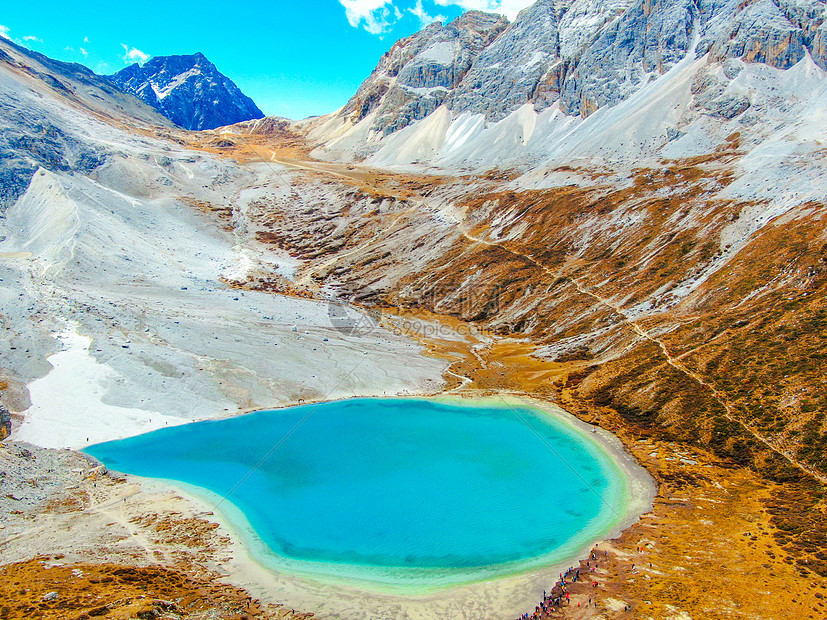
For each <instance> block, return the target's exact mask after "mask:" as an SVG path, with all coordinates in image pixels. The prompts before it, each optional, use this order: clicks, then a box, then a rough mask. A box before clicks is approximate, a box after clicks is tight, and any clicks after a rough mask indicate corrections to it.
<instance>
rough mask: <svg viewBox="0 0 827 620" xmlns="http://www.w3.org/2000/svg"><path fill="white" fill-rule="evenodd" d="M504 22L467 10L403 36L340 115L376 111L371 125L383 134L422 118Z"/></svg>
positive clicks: (356, 118) (354, 117)
mask: <svg viewBox="0 0 827 620" xmlns="http://www.w3.org/2000/svg"><path fill="white" fill-rule="evenodd" d="M507 23H508V22H507V20H506V19H505V18H504V17H501V16H498V15H487V14H485V13H480V12H478V11H469V12H467V13H465V14H464V15H462V16H461V17H458V18H457V19H455V20H454V21H452V22H451V23H449V24H447V25H445V26H443V25H441V24H440V23H438V22H436V23H433V24H430V25H429V26H428V27H427V28H425V29H424V30H422V31H421V32H418V33H417V34H415V35H413V36H411V37H408V38H406V39H402V40H401V41H399V42H398V43H396V45H394V46H393V47H392V48H391V50H390V51H389V52H388V53H387V54H385V55H384V56H383V57H382V59H381V60H380V61H379V64H378V65H377V66H376V69H374V71H373V73H371V75H370V77H369V78H368V79H367V80H365V82H364V83H363V84H362V86H361V87H360V88H359V90H358V91H356V94H355V95H354V96H353V97H352V98H351V100H350V101H348V103H347V105H345V107H344V109H343V110H342V115H344V116H346V117H347V118H349V119H350V120H351V121H352V122H354V123H357V122H359V121H361V120H362V119H363V118H365V117H366V116H367V115H368V114H370V113H371V112H374V111H376V112H377V116H376V120H375V121H374V123H373V128H374V129H375V130H377V131H381V132H382V133H383V134H386V135H387V134H389V133H392V132H394V131H396V130H398V129H402V128H403V127H406V126H407V125H409V124H410V123H411V122H413V121H415V120H419V119H421V118H424V117H425V116H427V115H428V114H430V113H431V112H433V111H434V110H435V109H436V108H437V107H439V105H441V104H442V102H443V101H444V100H445V97H446V96H447V95H448V93H449V91H450V90H451V89H453V88H455V87H456V86H457V85H458V84H459V83H460V81H461V80H462V78H463V77H464V76H465V74H466V73H467V71H468V70H469V69H470V68H471V65H472V63H473V61H474V60H475V59H476V57H477V56H478V55H479V52H480V51H481V50H482V49H484V48H485V47H486V46H488V45H489V44H490V43H491V41H492V40H494V39H495V38H496V37H497V35H499V34H500V33H501V32H502V31H503V30H504V29H505V27H506V25H507Z"/></svg>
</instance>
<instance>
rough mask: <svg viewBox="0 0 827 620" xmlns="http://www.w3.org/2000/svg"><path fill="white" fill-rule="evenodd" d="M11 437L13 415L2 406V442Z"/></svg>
mask: <svg viewBox="0 0 827 620" xmlns="http://www.w3.org/2000/svg"><path fill="white" fill-rule="evenodd" d="M9 435H11V414H10V413H9V410H8V409H6V408H5V407H4V406H3V405H0V440H3V439H5V438H6V437H8V436H9Z"/></svg>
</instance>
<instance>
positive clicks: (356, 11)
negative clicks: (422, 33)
mask: <svg viewBox="0 0 827 620" xmlns="http://www.w3.org/2000/svg"><path fill="white" fill-rule="evenodd" d="M535 1H536V0H427V2H426V3H425V4H424V5H423V0H416V4H414V5H413V6H411V3H412V0H339V4H341V5H342V6H343V7H344V8H345V15H346V16H347V21H348V22H349V23H350V25H351V26H353V27H354V28H364V29H365V30H367V31H368V32H370V33H371V34H379V35H381V34H384V33H385V32H387V31H388V30H390V29H391V28H392V27H393V25H394V24H395V23H396V22H397V21H398V20H399V19H400V18H401V17H402V11H400V10H399V8H397V5H400V6H402V5H406V6H407V7H408V8H403V9H402V10H403V11H404V12H406V13H410V14H411V15H413V16H414V17H416V18H417V19H418V20H419V22H420V24H422V26H427V25H428V24H430V23H431V22H435V21H441V22H444V21H446V18H445V16H444V15H438V14H434V15H432V13H434V11H433V10H432V9H434V8H436V7H437V6H445V7H448V6H456V7H460V8H461V9H464V10H466V11H471V10H476V11H484V12H486V13H500V14H501V15H505V16H506V17H508V19H511V20H513V19H514V18H515V17H517V13H519V12H520V11H522V10H523V9H524V8H526V7H527V6H529V5H531V4H534V2H535ZM427 5H430V7H428V6H427Z"/></svg>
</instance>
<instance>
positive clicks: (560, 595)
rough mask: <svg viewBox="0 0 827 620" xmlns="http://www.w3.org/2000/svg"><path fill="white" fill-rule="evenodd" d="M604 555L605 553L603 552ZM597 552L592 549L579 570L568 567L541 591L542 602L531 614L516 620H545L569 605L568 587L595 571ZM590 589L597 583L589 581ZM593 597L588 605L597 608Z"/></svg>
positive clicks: (596, 585)
mask: <svg viewBox="0 0 827 620" xmlns="http://www.w3.org/2000/svg"><path fill="white" fill-rule="evenodd" d="M603 554H604V555H605V554H606V552H605V551H604V552H603ZM597 564H598V551H597V549H596V548H595V549H592V551H591V553H589V559H588V560H585V561H583V562H581V563H580V568H574V567H569V568H568V570H566V572H565V573H560V578H559V579H558V580H557V582H556V583H555V584H554V586H552V588H551V590H549V591H545V590H544V591H543V600H542V601H541V602H540V604H539V605H537V606H536V607H535V608H534V612H533V613H529V612H526V613H524V614H523V615H522V616H520V617H519V618H518V619H517V620H546V619H547V618H554V617H555V615H556V612H559V611H560V610H561V608H562V607H564V606H567V605H569V604H570V602H571V599H570V593H569V587H570V586H571V584H573V583H576V582H578V581H581V582H582V581H583V580H584V579H585V578H587V576H588V575H589V574H590V573H593V572H594V571H595V570H596V569H597ZM591 587H592V588H597V587H598V583H597V581H594V580H591ZM593 599H594V597H589V602H588V605H592V604H593V605H594V606H595V607H596V606H597V602H596V601H594V600H593ZM581 604H582V603H581Z"/></svg>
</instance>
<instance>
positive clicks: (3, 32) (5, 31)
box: [0, 24, 9, 39]
mask: <svg viewBox="0 0 827 620" xmlns="http://www.w3.org/2000/svg"><path fill="white" fill-rule="evenodd" d="M0 37H3V38H4V39H8V38H9V27H8V26H4V25H3V24H0Z"/></svg>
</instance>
